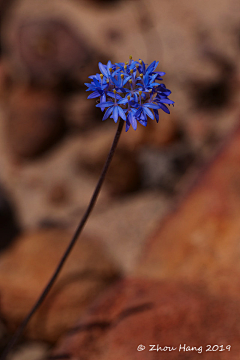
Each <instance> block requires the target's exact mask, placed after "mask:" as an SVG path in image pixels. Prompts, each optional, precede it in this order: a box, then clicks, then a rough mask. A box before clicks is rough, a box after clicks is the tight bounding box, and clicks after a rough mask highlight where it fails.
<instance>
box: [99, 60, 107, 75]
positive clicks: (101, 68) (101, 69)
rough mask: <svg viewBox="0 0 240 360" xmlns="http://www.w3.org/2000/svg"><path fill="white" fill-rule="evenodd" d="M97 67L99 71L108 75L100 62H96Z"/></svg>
mask: <svg viewBox="0 0 240 360" xmlns="http://www.w3.org/2000/svg"><path fill="white" fill-rule="evenodd" d="M98 67H99V70H100V71H101V73H102V74H103V75H104V76H106V77H108V73H107V70H106V68H105V65H103V64H102V63H101V62H99V63H98Z"/></svg>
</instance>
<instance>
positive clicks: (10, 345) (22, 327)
mask: <svg viewBox="0 0 240 360" xmlns="http://www.w3.org/2000/svg"><path fill="white" fill-rule="evenodd" d="M123 123H124V122H123V120H122V119H120V120H119V125H118V128H117V131H116V134H115V137H114V140H113V143H112V146H111V149H110V151H109V154H108V157H107V160H106V162H105V164H104V167H103V170H102V173H101V175H100V177H99V180H98V183H97V185H96V188H95V190H94V192H93V195H92V198H91V200H90V202H89V205H88V207H87V209H86V212H85V214H84V215H83V217H82V220H81V221H80V223H79V225H78V227H77V229H76V231H75V234H74V235H73V238H72V239H71V241H70V243H69V245H68V247H67V249H66V251H65V253H64V254H63V256H62V258H61V260H60V262H59V264H58V266H57V268H56V270H55V271H54V273H53V275H52V277H51V279H50V280H49V282H48V284H47V285H46V287H45V288H44V290H43V292H42V294H41V295H40V297H39V298H38V300H37V301H36V303H35V305H34V306H33V308H32V309H31V311H30V312H29V314H28V315H27V316H26V318H25V319H24V320H23V322H22V324H21V325H20V326H19V328H18V330H17V331H16V333H15V334H14V335H13V337H12V338H11V340H10V341H9V343H8V345H7V347H6V349H5V350H4V352H3V354H2V356H1V358H0V360H5V359H6V356H7V355H8V353H9V351H10V350H11V349H12V348H13V346H14V345H15V344H16V342H17V341H18V340H19V338H20V336H21V335H22V333H23V331H24V330H25V327H26V326H27V324H28V322H29V320H30V319H31V317H32V316H33V314H34V313H35V312H36V311H37V309H38V308H39V306H40V305H41V304H42V302H43V301H44V299H45V298H46V296H47V294H48V293H49V291H50V289H51V288H52V286H53V284H54V282H55V281H56V279H57V277H58V275H59V273H60V271H61V269H62V267H63V265H64V263H65V261H66V260H67V257H68V255H69V254H70V252H71V250H72V248H73V246H74V245H75V243H76V241H77V239H78V236H79V235H80V233H81V231H82V229H83V227H84V225H85V223H86V221H87V219H88V217H89V215H90V213H91V211H92V209H93V207H94V205H95V202H96V200H97V197H98V195H99V192H100V190H101V187H102V184H103V181H104V179H105V176H106V173H107V170H108V168H109V165H110V163H111V160H112V157H113V154H114V152H115V149H116V147H117V144H118V140H119V138H120V135H121V132H122V128H123Z"/></svg>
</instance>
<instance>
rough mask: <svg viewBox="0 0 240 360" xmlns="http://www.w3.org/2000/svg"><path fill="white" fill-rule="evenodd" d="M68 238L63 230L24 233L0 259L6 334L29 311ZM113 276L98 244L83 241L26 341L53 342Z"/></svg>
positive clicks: (38, 314)
mask: <svg viewBox="0 0 240 360" xmlns="http://www.w3.org/2000/svg"><path fill="white" fill-rule="evenodd" d="M71 236H72V234H71V233H69V232H68V231H66V230H64V229H48V230H41V231H35V232H32V233H28V234H23V235H22V236H21V237H19V238H18V239H17V240H16V242H15V243H14V244H13V245H12V247H11V248H9V249H8V250H6V251H5V253H3V254H2V256H1V257H0V269H1V270H0V274H1V275H0V291H1V312H2V314H3V316H4V318H5V319H6V322H7V325H8V327H9V328H10V329H12V330H14V329H15V328H16V326H17V325H18V324H19V323H20V322H21V321H22V320H23V318H24V317H25V316H26V315H27V313H28V312H29V311H30V309H31V307H32V306H33V304H34V302H35V301H36V300H37V298H38V296H39V295H40V293H41V291H42V290H43V288H44V287H45V285H46V283H47V281H48V280H49V278H50V276H51V275H52V273H53V271H54V269H55V267H56V266H57V264H58V262H59V260H60V258H61V256H62V255H63V252H64V250H65V248H66V246H67V244H68V242H69V241H70V238H71ZM117 273H118V272H117V270H116V266H114V265H113V264H112V262H111V261H110V260H109V259H108V258H107V256H106V254H104V251H103V249H102V248H101V246H100V244H99V243H98V241H97V239H96V238H95V239H94V240H93V239H91V238H89V237H87V236H86V235H85V236H82V237H81V239H80V240H79V241H78V242H77V244H76V246H75V248H74V250H73V252H72V253H71V255H70V257H69V259H68V261H67V263H66V264H65V266H64V268H63V270H62V272H61V274H60V276H59V278H58V280H57V282H56V284H55V285H54V287H53V289H52V290H51V292H50V294H49V295H48V297H47V299H46V300H45V302H44V304H43V305H42V306H41V308H40V309H39V311H38V312H37V313H36V314H35V315H34V317H33V318H32V320H31V322H30V323H29V326H28V328H27V336H28V337H29V338H32V339H42V340H47V341H55V340H56V339H57V338H58V337H59V336H60V335H61V334H62V333H64V332H65V331H66V330H67V329H69V328H70V327H71V326H72V325H73V323H74V322H75V319H76V317H78V316H80V315H81V314H82V312H83V311H84V310H85V309H86V307H87V306H88V305H89V303H90V302H91V301H92V300H93V299H94V298H95V297H96V296H97V295H98V294H99V293H100V292H101V291H102V290H103V289H104V288H105V287H106V286H108V285H109V284H110V283H111V282H112V281H113V280H114V279H115V278H116V276H117Z"/></svg>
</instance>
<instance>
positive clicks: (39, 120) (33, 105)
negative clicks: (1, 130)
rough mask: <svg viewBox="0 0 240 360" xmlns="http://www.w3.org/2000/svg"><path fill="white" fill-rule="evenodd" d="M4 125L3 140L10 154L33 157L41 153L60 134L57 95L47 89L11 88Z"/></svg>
mask: <svg viewBox="0 0 240 360" xmlns="http://www.w3.org/2000/svg"><path fill="white" fill-rule="evenodd" d="M5 129H6V135H5V137H6V140H7V141H6V142H7V145H8V147H9V148H10V151H11V152H12V153H13V155H15V156H17V157H23V158H32V157H34V156H36V155H39V154H41V153H42V152H43V151H46V149H48V148H49V147H50V146H52V145H53V144H55V142H56V141H57V140H58V139H59V138H60V137H61V135H62V134H63V130H64V122H63V117H62V109H61V102H60V99H59V97H58V96H57V95H56V94H54V93H53V92H51V91H49V90H38V89H34V88H30V87H28V88H26V87H17V88H13V89H12V91H11V93H10V98H9V101H8V116H7V118H6V122H5Z"/></svg>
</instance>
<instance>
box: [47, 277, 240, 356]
mask: <svg viewBox="0 0 240 360" xmlns="http://www.w3.org/2000/svg"><path fill="white" fill-rule="evenodd" d="M239 317H240V312H239V306H238V304H237V303H234V302H233V301H226V300H224V299H222V300H219V299H216V298H213V297H208V296H206V294H204V293H203V292H202V291H201V289H199V288H196V287H192V286H191V287H190V286H186V285H183V284H181V283H176V282H171V283H170V282H168V283H167V282H156V281H150V280H149V281H147V280H141V279H127V280H123V281H121V282H120V283H118V284H117V285H116V286H114V287H113V288H112V289H111V290H110V291H109V292H108V293H107V294H105V295H103V297H102V298H101V300H100V301H98V302H96V303H95V304H94V305H93V306H92V307H91V308H90V309H89V311H88V313H87V314H86V316H85V317H83V318H82V320H81V321H80V322H79V323H78V324H77V325H76V326H75V327H74V328H73V329H72V330H71V331H69V332H68V333H67V334H66V335H65V336H64V337H63V339H62V340H61V341H60V342H59V344H58V346H57V348H56V349H55V350H54V352H53V357H52V358H53V359H65V358H66V359H70V360H75V359H86V360H97V359H99V360H122V359H125V360H141V359H144V360H148V359H154V358H155V357H156V358H158V357H159V358H162V357H163V356H164V355H165V358H166V359H170V360H175V359H180V358H181V359H183V358H184V359H199V357H201V359H214V360H215V359H225V360H227V359H231V360H233V359H234V360H235V359H238V357H239V351H240V345H239V335H240V326H239ZM157 344H158V346H159V348H160V347H161V348H162V349H164V348H165V350H162V351H161V350H159V351H158V352H157V351H156V350H155V351H154V350H153V351H149V350H150V349H151V347H150V345H155V349H156V348H157ZM208 344H210V345H211V346H213V345H217V346H215V348H214V349H219V350H220V349H221V347H220V345H222V348H223V349H225V350H224V351H222V352H220V351H219V350H217V351H214V352H213V351H212V352H206V349H207V345H208ZM139 345H143V346H144V347H145V348H144V347H143V348H142V351H137V348H138V347H139ZM180 345H181V348H180ZM227 345H231V350H230V351H228V350H227V349H226V346H227ZM188 346H189V347H190V349H192V348H193V347H196V349H193V350H187V347H188ZM166 347H168V349H166ZM169 348H170V349H171V351H170V350H169ZM184 349H185V350H184ZM50 358H51V357H50Z"/></svg>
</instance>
